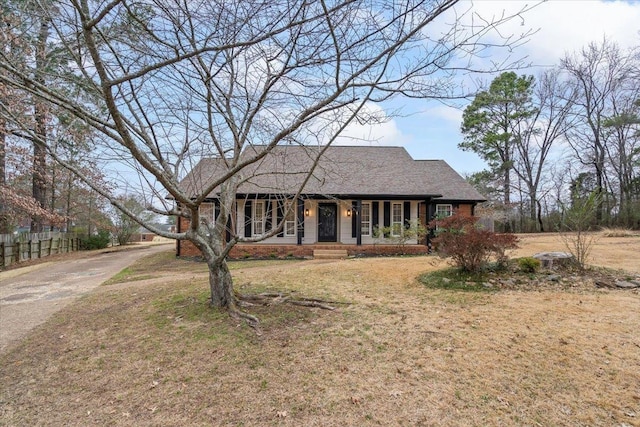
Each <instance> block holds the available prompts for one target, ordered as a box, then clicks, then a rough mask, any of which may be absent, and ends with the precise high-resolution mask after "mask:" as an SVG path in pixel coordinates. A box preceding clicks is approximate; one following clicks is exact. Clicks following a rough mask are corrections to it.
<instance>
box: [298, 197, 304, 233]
mask: <svg viewBox="0 0 640 427" xmlns="http://www.w3.org/2000/svg"><path fill="white" fill-rule="evenodd" d="M296 216H297V221H296V223H297V224H298V230H297V231H298V232H297V233H296V236H297V239H298V240H297V244H298V245H302V238H303V237H304V200H303V199H302V198H301V197H298V200H297V204H296Z"/></svg>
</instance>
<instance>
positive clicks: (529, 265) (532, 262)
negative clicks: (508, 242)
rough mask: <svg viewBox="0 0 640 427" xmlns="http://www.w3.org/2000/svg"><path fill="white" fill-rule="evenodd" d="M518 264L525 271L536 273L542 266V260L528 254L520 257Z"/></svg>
mask: <svg viewBox="0 0 640 427" xmlns="http://www.w3.org/2000/svg"><path fill="white" fill-rule="evenodd" d="M518 266H519V267H520V270H522V271H523V272H525V273H535V272H536V271H538V269H539V268H540V260H539V259H536V258H533V257H530V256H527V257H524V258H520V259H518Z"/></svg>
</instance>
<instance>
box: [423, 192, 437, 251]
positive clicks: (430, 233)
mask: <svg viewBox="0 0 640 427" xmlns="http://www.w3.org/2000/svg"><path fill="white" fill-rule="evenodd" d="M424 203H425V214H426V216H427V224H429V222H431V220H432V219H433V216H434V215H435V207H434V206H433V204H431V197H428V198H426V199H425V201H424ZM427 224H425V225H427ZM433 237H435V230H434V229H433V228H427V239H426V241H425V244H426V245H427V247H428V248H429V253H431V247H432V245H431V239H432V238H433Z"/></svg>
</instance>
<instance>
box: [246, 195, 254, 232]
mask: <svg viewBox="0 0 640 427" xmlns="http://www.w3.org/2000/svg"><path fill="white" fill-rule="evenodd" d="M251 207H252V206H251V200H247V201H246V202H244V237H251V225H252V222H253V221H252V219H251Z"/></svg>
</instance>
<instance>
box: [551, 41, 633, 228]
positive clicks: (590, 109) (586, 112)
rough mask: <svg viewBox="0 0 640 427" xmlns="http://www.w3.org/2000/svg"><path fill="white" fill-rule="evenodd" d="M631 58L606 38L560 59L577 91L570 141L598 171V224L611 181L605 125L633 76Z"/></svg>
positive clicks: (581, 156) (585, 162)
mask: <svg viewBox="0 0 640 427" xmlns="http://www.w3.org/2000/svg"><path fill="white" fill-rule="evenodd" d="M630 59H631V58H630V56H627V55H624V54H623V53H622V52H621V51H620V49H619V48H618V46H617V45H616V44H615V43H612V42H609V41H607V40H606V39H605V40H604V41H603V42H602V43H601V44H596V43H591V44H589V46H587V47H586V48H584V49H582V51H581V52H580V53H577V54H572V55H567V56H566V57H565V58H564V59H563V60H562V61H561V68H562V69H563V70H564V71H566V72H567V73H568V74H569V76H570V81H571V85H572V87H573V90H574V95H573V112H572V114H573V115H574V116H575V118H576V126H573V128H572V130H571V132H570V134H569V143H570V144H571V147H572V148H573V151H574V154H575V156H576V158H577V159H578V160H579V161H580V162H581V163H582V164H583V165H585V166H589V167H591V168H592V170H593V172H594V174H595V177H596V193H597V195H598V197H597V201H598V207H597V209H596V220H597V222H598V223H602V221H603V218H604V213H605V212H604V210H605V209H604V207H605V202H606V200H605V196H606V194H607V180H608V176H607V144H608V138H609V136H610V135H609V132H608V131H607V129H606V126H605V124H606V120H607V119H608V118H609V117H611V116H612V115H613V113H612V104H611V100H612V99H613V98H615V97H617V96H618V94H619V93H620V90H621V89H622V87H623V85H624V82H625V81H626V80H627V79H628V78H629V77H630V72H631V67H630ZM578 124H580V126H578Z"/></svg>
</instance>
